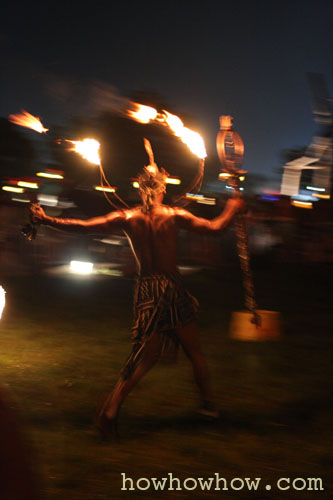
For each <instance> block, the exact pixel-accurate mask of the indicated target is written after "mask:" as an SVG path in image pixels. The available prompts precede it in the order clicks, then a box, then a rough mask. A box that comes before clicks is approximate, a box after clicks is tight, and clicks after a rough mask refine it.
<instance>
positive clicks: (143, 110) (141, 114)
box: [127, 103, 158, 123]
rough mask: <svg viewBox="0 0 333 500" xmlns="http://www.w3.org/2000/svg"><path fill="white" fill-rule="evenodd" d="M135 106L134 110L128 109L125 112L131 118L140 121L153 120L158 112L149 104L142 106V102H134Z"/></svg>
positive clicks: (147, 121)
mask: <svg viewBox="0 0 333 500" xmlns="http://www.w3.org/2000/svg"><path fill="white" fill-rule="evenodd" d="M134 106H135V107H136V111H128V112H127V114H128V116H129V117H130V118H133V120H136V121H137V122H140V123H149V122H150V121H152V120H155V119H156V117H157V115H158V113H157V111H156V109H154V108H152V107H150V106H144V105H143V104H137V103H134Z"/></svg>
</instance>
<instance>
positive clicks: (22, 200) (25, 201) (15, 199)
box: [12, 198, 30, 203]
mask: <svg viewBox="0 0 333 500" xmlns="http://www.w3.org/2000/svg"><path fill="white" fill-rule="evenodd" d="M12 201H20V202H21V203H30V200H28V199H27V198H12Z"/></svg>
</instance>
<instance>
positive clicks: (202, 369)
mask: <svg viewBox="0 0 333 500" xmlns="http://www.w3.org/2000/svg"><path fill="white" fill-rule="evenodd" d="M177 335H178V338H179V340H180V343H181V345H182V347H183V349H184V352H185V354H186V356H187V357H188V359H189V360H190V362H191V364H192V369H193V375H194V380H195V382H196V384H197V386H198V388H199V392H200V397H201V400H202V410H200V412H201V413H202V414H206V415H207V416H210V417H215V418H216V417H218V415H219V413H218V411H217V410H216V409H215V407H214V405H213V404H212V402H211V401H212V399H211V398H212V396H211V388H210V381H209V374H208V370H207V367H206V363H205V359H204V355H203V352H202V349H201V345H200V342H199V332H198V327H197V325H196V323H191V324H189V325H186V326H184V327H181V328H178V329H177Z"/></svg>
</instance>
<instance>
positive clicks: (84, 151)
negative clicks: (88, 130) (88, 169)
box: [66, 138, 101, 165]
mask: <svg viewBox="0 0 333 500" xmlns="http://www.w3.org/2000/svg"><path fill="white" fill-rule="evenodd" d="M66 142H70V143H71V144H73V146H72V148H70V149H69V151H74V152H75V153H78V154H79V155H81V156H82V158H84V159H85V160H87V161H89V162H90V163H93V164H94V165H100V164H101V159H100V156H99V148H100V143H99V142H98V141H96V140H95V139H89V138H87V139H83V140H82V141H69V140H68V139H66Z"/></svg>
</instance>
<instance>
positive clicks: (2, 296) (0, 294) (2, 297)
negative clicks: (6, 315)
mask: <svg viewBox="0 0 333 500" xmlns="http://www.w3.org/2000/svg"><path fill="white" fill-rule="evenodd" d="M5 304H6V291H5V289H4V288H2V286H1V285H0V319H1V316H2V312H3V310H4V307H5Z"/></svg>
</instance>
